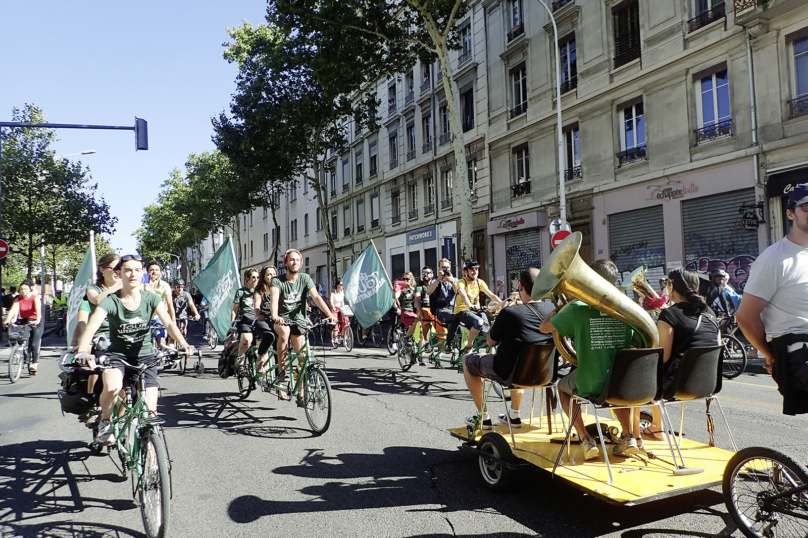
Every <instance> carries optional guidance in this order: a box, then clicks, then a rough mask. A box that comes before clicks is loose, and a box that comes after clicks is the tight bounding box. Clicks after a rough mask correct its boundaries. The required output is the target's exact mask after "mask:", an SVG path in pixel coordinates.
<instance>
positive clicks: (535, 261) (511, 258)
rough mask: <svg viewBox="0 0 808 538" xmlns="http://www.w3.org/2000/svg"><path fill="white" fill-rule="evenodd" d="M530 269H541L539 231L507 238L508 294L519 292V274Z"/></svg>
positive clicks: (520, 233) (512, 234)
mask: <svg viewBox="0 0 808 538" xmlns="http://www.w3.org/2000/svg"><path fill="white" fill-rule="evenodd" d="M528 267H541V234H540V233H539V231H538V230H527V231H524V232H516V233H511V234H507V235H506V236H505V272H506V273H507V275H508V276H507V279H508V293H509V294H510V293H513V292H515V291H519V274H520V273H521V272H522V271H523V270H525V269H527V268H528Z"/></svg>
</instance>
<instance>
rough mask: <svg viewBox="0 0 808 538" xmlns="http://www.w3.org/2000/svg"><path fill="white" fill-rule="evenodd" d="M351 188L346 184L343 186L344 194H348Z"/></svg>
mask: <svg viewBox="0 0 808 538" xmlns="http://www.w3.org/2000/svg"><path fill="white" fill-rule="evenodd" d="M350 188H351V186H350V185H349V184H347V183H344V184H343V185H342V192H348V189H350Z"/></svg>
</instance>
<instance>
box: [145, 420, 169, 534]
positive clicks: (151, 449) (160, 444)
mask: <svg viewBox="0 0 808 538" xmlns="http://www.w3.org/2000/svg"><path fill="white" fill-rule="evenodd" d="M140 450H141V453H140V454H141V463H142V468H143V474H142V475H141V477H140V485H139V486H140V487H139V488H138V496H139V498H140V514H141V516H143V527H144V528H145V529H146V535H147V536H148V537H149V538H165V537H166V536H168V520H169V516H170V514H171V478H170V476H169V467H168V465H169V464H168V451H167V450H166V445H165V442H164V441H163V438H162V437H161V436H160V435H159V434H157V433H156V432H153V431H148V435H147V436H146V438H145V439H143V438H142V439H141V441H140Z"/></svg>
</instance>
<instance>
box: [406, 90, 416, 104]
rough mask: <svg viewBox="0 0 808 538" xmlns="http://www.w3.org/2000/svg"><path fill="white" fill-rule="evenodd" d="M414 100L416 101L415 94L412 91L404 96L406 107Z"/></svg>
mask: <svg viewBox="0 0 808 538" xmlns="http://www.w3.org/2000/svg"><path fill="white" fill-rule="evenodd" d="M413 99H415V93H414V92H413V91H412V90H410V91H409V93H408V94H407V95H405V96H404V105H405V106H406V105H409V104H410V103H412V100H413Z"/></svg>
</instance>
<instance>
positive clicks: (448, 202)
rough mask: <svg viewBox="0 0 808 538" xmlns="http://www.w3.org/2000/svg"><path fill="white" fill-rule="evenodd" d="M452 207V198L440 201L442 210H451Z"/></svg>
mask: <svg viewBox="0 0 808 538" xmlns="http://www.w3.org/2000/svg"><path fill="white" fill-rule="evenodd" d="M451 207H452V197H451V196H450V197H448V198H444V199H443V200H441V201H440V208H441V209H449V208H451Z"/></svg>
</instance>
